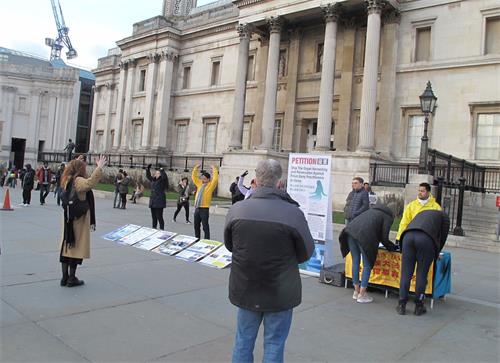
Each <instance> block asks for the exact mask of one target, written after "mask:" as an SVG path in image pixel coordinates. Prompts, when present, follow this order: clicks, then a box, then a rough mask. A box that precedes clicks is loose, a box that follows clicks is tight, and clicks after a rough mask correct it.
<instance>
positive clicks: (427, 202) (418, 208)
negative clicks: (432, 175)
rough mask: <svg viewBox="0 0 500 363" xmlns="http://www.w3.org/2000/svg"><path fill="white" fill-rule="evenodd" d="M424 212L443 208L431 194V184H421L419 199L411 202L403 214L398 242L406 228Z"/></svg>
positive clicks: (397, 237) (397, 236)
mask: <svg viewBox="0 0 500 363" xmlns="http://www.w3.org/2000/svg"><path fill="white" fill-rule="evenodd" d="M424 210H442V208H441V206H440V205H439V204H438V202H436V199H435V198H434V197H433V196H432V194H431V186H430V185H429V183H420V184H419V186H418V195H417V199H415V200H414V201H412V202H410V203H409V204H408V205H407V206H406V207H405V210H404V212H403V217H402V218H401V222H400V223H399V229H398V234H397V235H396V240H397V241H399V240H400V238H401V235H402V234H403V232H404V231H405V229H406V227H408V225H409V224H410V222H411V221H412V220H413V218H415V216H416V215H417V214H419V213H420V212H422V211H424Z"/></svg>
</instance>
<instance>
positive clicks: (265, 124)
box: [260, 16, 283, 150]
mask: <svg viewBox="0 0 500 363" xmlns="http://www.w3.org/2000/svg"><path fill="white" fill-rule="evenodd" d="M268 23H269V28H270V37H269V53H268V58H267V72H266V91H265V97H264V113H263V117H262V143H261V145H260V148H261V149H266V150H270V149H271V148H272V146H273V130H274V121H275V119H276V92H277V90H278V67H279V54H280V41H281V28H282V26H283V19H282V18H281V17H279V16H277V17H271V18H270V19H269V20H268Z"/></svg>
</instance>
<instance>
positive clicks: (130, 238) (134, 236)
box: [117, 227, 157, 246]
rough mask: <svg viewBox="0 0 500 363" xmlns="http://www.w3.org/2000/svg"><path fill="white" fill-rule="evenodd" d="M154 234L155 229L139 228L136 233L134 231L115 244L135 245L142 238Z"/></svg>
mask: <svg viewBox="0 0 500 363" xmlns="http://www.w3.org/2000/svg"><path fill="white" fill-rule="evenodd" d="M156 232H157V230H156V229H153V228H149V227H141V228H139V229H138V230H137V231H134V232H132V233H130V234H128V235H126V236H124V237H122V238H120V239H119V240H118V241H117V242H118V243H123V244H126V245H129V246H132V245H133V244H135V243H137V242H139V241H142V240H143V239H144V238H147V237H149V236H151V235H153V234H154V233H156Z"/></svg>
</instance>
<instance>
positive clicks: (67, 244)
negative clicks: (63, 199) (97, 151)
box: [59, 155, 107, 287]
mask: <svg viewBox="0 0 500 363" xmlns="http://www.w3.org/2000/svg"><path fill="white" fill-rule="evenodd" d="M106 163H107V159H106V157H105V156H103V155H101V156H100V157H99V158H98V159H97V158H96V164H97V167H96V168H95V170H94V172H93V173H92V175H91V176H90V178H87V172H86V168H87V164H86V163H85V161H83V158H81V157H79V158H77V159H74V160H72V161H70V162H69V163H68V164H67V165H66V168H65V169H64V173H63V176H62V178H61V187H62V188H63V190H66V187H67V185H68V183H70V182H73V183H74V184H73V187H74V188H75V190H76V193H77V195H78V199H79V200H81V201H85V200H87V202H88V203H89V208H88V210H87V212H86V213H85V214H84V215H83V216H81V217H79V218H75V219H72V220H69V219H68V218H67V213H66V212H65V217H64V223H63V237H62V238H61V243H60V249H59V250H60V258H59V261H60V262H61V266H62V279H61V286H68V287H73V286H79V285H83V283H84V282H83V280H79V279H78V278H77V277H76V276H75V273H76V266H77V265H81V264H82V262H83V259H84V258H90V229H91V225H92V224H93V225H94V226H95V213H94V203H93V194H92V192H91V190H92V188H93V187H95V186H96V184H97V183H98V182H99V180H100V179H101V176H102V168H103V167H104V166H105V165H106Z"/></svg>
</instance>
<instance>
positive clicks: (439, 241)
mask: <svg viewBox="0 0 500 363" xmlns="http://www.w3.org/2000/svg"><path fill="white" fill-rule="evenodd" d="M449 229H450V218H449V217H448V216H447V215H446V213H444V212H442V211H440V210H423V211H421V212H420V213H418V214H417V215H416V216H415V217H414V218H413V219H412V221H411V222H410V223H409V224H408V226H407V227H406V228H405V230H404V231H403V233H402V235H401V248H402V253H403V255H402V258H401V274H400V276H401V277H400V285H399V303H398V306H397V307H396V311H397V312H398V314H400V315H405V314H406V303H407V302H408V294H409V290H410V282H411V278H412V276H413V272H414V271H415V263H416V264H417V274H416V278H417V280H416V286H415V311H414V314H415V315H422V314H425V313H426V311H427V310H426V308H425V305H424V299H425V288H426V286H427V275H428V273H429V268H430V266H431V264H432V262H433V261H436V259H437V258H438V256H439V253H440V252H441V250H442V249H443V246H444V244H445V243H446V238H447V237H448V230H449Z"/></svg>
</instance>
